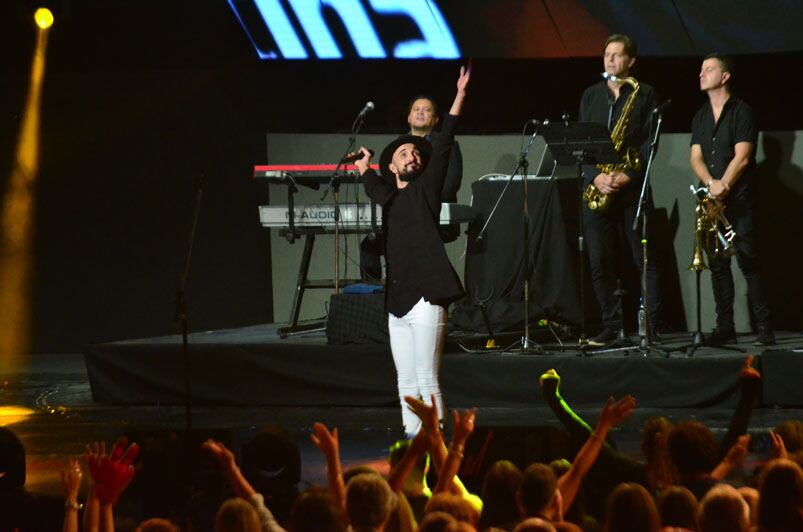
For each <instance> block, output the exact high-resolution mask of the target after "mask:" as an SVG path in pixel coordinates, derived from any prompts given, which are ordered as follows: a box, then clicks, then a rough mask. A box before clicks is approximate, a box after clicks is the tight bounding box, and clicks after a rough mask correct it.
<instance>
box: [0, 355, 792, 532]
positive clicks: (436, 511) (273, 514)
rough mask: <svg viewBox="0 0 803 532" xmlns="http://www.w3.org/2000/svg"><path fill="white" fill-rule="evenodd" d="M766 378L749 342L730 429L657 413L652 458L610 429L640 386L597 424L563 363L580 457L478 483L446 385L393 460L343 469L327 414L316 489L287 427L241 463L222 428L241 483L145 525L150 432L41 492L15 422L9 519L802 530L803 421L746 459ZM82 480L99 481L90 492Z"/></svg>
mask: <svg viewBox="0 0 803 532" xmlns="http://www.w3.org/2000/svg"><path fill="white" fill-rule="evenodd" d="M760 378H761V376H760V374H759V373H758V372H757V371H756V370H755V369H754V368H752V357H748V358H747V360H746V361H745V364H744V366H743V367H742V370H741V373H740V377H739V382H740V398H739V403H738V405H737V406H736V408H735V410H734V413H733V417H732V420H731V423H730V426H729V428H728V431H727V433H726V434H725V436H724V437H723V439H722V441H719V442H718V441H717V439H716V437H715V436H714V434H713V433H712V431H711V430H710V429H709V428H708V427H706V426H705V425H704V424H702V423H700V422H699V421H693V420H691V421H682V422H679V423H676V424H674V423H672V422H671V421H670V420H669V419H666V418H652V419H649V420H648V421H647V422H645V423H644V426H643V428H642V434H641V450H642V455H643V457H644V461H643V462H642V461H639V460H636V459H634V458H632V457H631V456H627V455H625V454H623V453H620V452H618V451H617V450H616V446H615V443H614V442H613V439H612V438H611V434H610V432H611V429H613V428H614V427H616V426H618V425H620V424H621V423H622V422H623V421H624V420H625V419H626V418H628V417H629V416H630V415H631V413H632V412H633V410H634V408H635V407H636V401H635V399H634V398H633V397H630V396H628V397H625V398H623V399H621V400H619V401H614V400H613V399H612V398H609V399H608V400H607V402H606V403H605V405H604V406H603V408H602V411H601V413H600V416H599V419H598V421H597V423H596V426H595V427H593V428H592V427H591V426H589V425H588V424H587V423H586V422H585V421H583V420H582V419H581V418H580V417H579V416H578V415H577V414H576V413H575V412H574V411H572V409H571V407H570V406H569V404H568V403H567V402H566V400H565V399H564V398H563V397H562V396H561V394H560V377H559V376H558V374H557V373H556V372H554V371H553V370H550V371H549V372H547V373H545V374H544V375H542V376H541V378H540V384H541V392H542V395H543V397H544V399H545V401H546V403H547V404H548V405H549V406H550V407H551V408H552V410H553V411H554V412H555V415H556V416H557V418H558V419H559V420H560V422H561V423H562V424H563V426H564V427H565V428H566V430H567V431H568V433H569V435H570V441H571V442H572V447H573V449H572V452H571V453H570V454H571V455H572V456H567V457H565V459H560V460H555V461H553V462H551V463H533V464H519V465H517V464H514V463H513V462H511V461H507V460H501V461H498V462H496V463H493V464H489V465H488V467H487V469H486V472H485V475H484V478H483V481H482V485H481V489H480V490H479V491H480V493H479V494H478V495H477V494H473V493H470V492H469V490H468V489H467V488H466V486H465V485H464V484H463V482H462V481H461V480H460V477H459V475H458V473H459V472H460V470H461V466H462V465H463V461H464V455H465V453H466V442H467V441H468V439H469V437H470V436H471V434H472V433H473V431H474V426H475V419H476V416H477V413H476V410H469V411H465V412H458V411H454V412H453V414H452V421H453V425H452V431H451V432H452V437H451V440H450V441H448V443H447V441H445V437H444V433H443V431H442V427H441V426H440V422H439V413H438V412H437V410H436V407H434V406H430V405H434V404H435V402H434V400H433V401H432V402H431V403H429V404H428V403H426V402H425V401H423V400H422V399H421V398H414V397H408V398H406V401H407V403H408V405H409V408H410V409H411V411H412V412H414V413H415V414H416V415H417V416H418V417H419V418H420V419H421V422H422V430H421V431H420V432H419V433H418V434H417V435H416V436H415V437H414V438H413V439H410V440H402V441H399V442H397V443H396V444H394V445H393V447H392V448H391V450H390V455H389V473H388V474H387V475H382V474H381V473H380V472H379V471H377V470H375V469H372V468H370V467H367V466H360V467H355V468H352V469H350V470H347V471H343V469H342V466H341V462H340V443H339V438H338V431H337V429H336V428H334V429H331V430H330V428H328V427H327V426H325V425H324V424H322V423H316V424H315V425H314V426H313V428H312V435H311V438H312V441H313V442H314V444H315V445H316V446H317V447H318V448H319V449H320V451H321V453H322V454H323V457H324V459H325V462H326V473H327V486H326V487H319V486H313V487H310V488H309V489H307V490H305V491H302V492H299V490H298V489H297V486H298V482H299V480H300V471H301V469H300V454H299V452H298V449H297V447H294V444H293V443H292V441H291V440H290V439H289V438H288V437H287V436H286V434H282V433H281V431H275V430H267V431H263V432H262V433H260V434H259V435H258V436H257V437H256V438H254V440H252V442H250V443H249V444H248V445H246V446H245V447H244V448H243V450H242V453H241V460H240V464H241V465H238V462H237V459H236V457H235V455H234V453H233V452H232V451H231V450H230V449H229V448H228V447H227V445H225V444H224V443H222V442H220V441H216V440H212V439H210V440H208V441H206V442H205V443H203V444H202V446H201V447H202V449H203V452H204V453H206V456H207V457H208V458H210V459H212V460H213V461H214V463H216V467H217V468H219V473H220V474H221V475H222V476H223V477H225V479H226V483H227V485H228V490H229V491H228V493H229V495H230V498H228V499H226V500H225V501H224V502H223V503H222V504H220V505H217V504H215V505H214V509H213V511H214V512H216V513H214V515H213V516H210V517H209V518H208V519H207V520H206V521H204V519H203V517H202V516H203V512H193V511H191V507H192V505H191V504H188V505H187V509H186V510H187V511H185V512H184V517H183V518H182V519H181V520H182V521H184V522H176V521H171V519H173V520H176V519H179V518H178V517H177V516H174V515H161V516H159V517H151V518H148V519H146V520H144V521H142V522H140V523H138V524H132V523H131V522H130V520H127V519H125V516H124V515H123V514H124V513H125V512H124V509H121V508H117V505H118V502H119V501H120V500H121V495H122V494H123V493H124V492H125V490H126V488H127V487H128V486H129V484H131V482H132V480H133V479H134V478H135V477H136V476H137V475H143V474H144V471H143V469H144V466H145V464H144V462H146V461H147V456H145V453H142V454H143V456H142V457H140V460H138V455H140V447H139V445H138V444H137V443H129V441H128V440H127V439H126V438H120V439H119V440H118V441H117V442H116V443H115V444H114V445H113V446H112V447H111V449H110V450H109V449H107V448H106V446H105V444H104V443H102V442H97V443H90V444H89V445H87V446H86V452H85V454H84V457H83V460H82V461H80V462H79V461H78V460H72V461H71V462H70V463H69V465H68V467H67V468H66V469H65V470H64V471H63V472H62V476H61V478H62V484H63V489H64V497H63V499H58V500H54V499H53V498H48V497H43V496H40V495H37V494H34V493H30V492H28V491H27V490H26V489H25V471H26V470H25V450H24V448H23V446H22V444H21V443H20V441H19V439H18V438H17V437H16V436H15V435H14V433H13V432H12V431H11V430H9V429H7V428H0V532H2V531H5V530H19V531H21V532H25V531H29V530H33V531H38V530H51V531H52V530H57V529H58V527H60V528H61V529H62V530H63V532H78V530H79V529H80V530H83V531H85V532H90V531H104V532H109V531H113V530H115V528H116V529H117V530H135V531H137V532H175V531H179V530H187V531H190V530H214V531H215V532H282V531H285V530H286V531H289V532H305V531H310V532H311V531H321V532H340V531H347V530H352V531H354V532H369V531H371V532H373V531H385V530H387V531H390V532H396V531H400V532H408V531H409V532H413V531H416V530H418V531H421V532H439V531H486V530H490V531H516V532H524V531H586V532H590V531H605V532H659V531H660V532H671V531H684V532H685V531H699V532H748V531H750V532H752V531H758V532H803V472H801V464H803V454H802V453H803V449H802V447H803V423H801V421H799V420H791V421H787V422H784V423H782V424H781V425H779V426H778V427H777V428H776V429H775V431H773V432H770V434H769V439H768V442H769V450H768V457H767V459H766V460H763V461H761V462H759V463H758V464H757V465H755V467H749V468H748V467H746V463H745V459H746V457H747V456H748V449H750V448H751V446H750V436H749V435H748V434H747V429H748V426H749V421H750V416H751V411H752V409H753V406H754V404H755V402H756V400H757V395H758V393H759V389H760ZM750 465H753V464H750ZM520 466H521V467H520ZM85 479H86V482H84V480H85ZM428 479H429V482H428ZM433 482H434V488H430V487H429V486H430V485H431V484H432V483H433ZM83 484H86V485H87V486H88V491H87V493H86V494H85V496H83V497H82V493H81V488H82V485H83ZM142 496H143V497H148V496H151V497H156V496H157V494H156V493H151V494H148V493H144V494H142ZM188 496H189V497H190V499H193V497H195V498H198V499H201V498H202V497H200V495H198V494H189V495H188ZM82 500H83V501H84V502H83V503H82V502H81V501H82ZM54 515H56V516H57V519H58V521H57V523H56V525H55V526H54V524H53V521H54V517H53V516H54Z"/></svg>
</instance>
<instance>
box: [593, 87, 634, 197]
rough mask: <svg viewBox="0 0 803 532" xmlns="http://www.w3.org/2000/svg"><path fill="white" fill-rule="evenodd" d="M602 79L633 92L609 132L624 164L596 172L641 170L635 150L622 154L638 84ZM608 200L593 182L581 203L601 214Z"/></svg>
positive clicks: (630, 147)
mask: <svg viewBox="0 0 803 532" xmlns="http://www.w3.org/2000/svg"><path fill="white" fill-rule="evenodd" d="M602 77H604V78H606V79H609V80H612V81H616V82H618V83H619V84H620V85H621V84H624V83H626V84H628V85H630V86H631V87H633V92H631V93H630V96H628V97H627V101H626V102H625V106H624V109H622V114H621V115H619V120H618V121H617V122H616V125H615V126H614V128H613V130H612V131H611V142H613V147H614V149H615V150H616V152H617V153H618V154H619V155H620V156H621V157H622V159H623V160H624V162H623V163H610V164H598V165H597V170H599V171H600V172H601V173H605V174H607V173H610V172H624V171H625V170H636V171H638V170H641V157H640V156H639V152H638V150H637V149H636V148H634V147H632V146H628V147H627V149H625V150H624V152H622V146H623V144H624V141H625V133H627V125H628V124H629V123H630V114H631V113H632V112H633V106H634V105H635V103H636V97H637V96H638V91H639V83H638V81H636V79H635V78H617V77H616V76H612V75H610V74H608V73H607V72H603V74H602ZM610 200H611V197H610V195H609V194H603V193H602V192H600V191H599V190H597V187H595V186H594V183H593V182H592V183H590V184H589V185H588V187H587V188H586V189H585V192H583V201H585V202H586V204H588V208H589V209H591V210H592V211H600V212H602V211H604V210H606V209H607V208H608V205H609V204H610Z"/></svg>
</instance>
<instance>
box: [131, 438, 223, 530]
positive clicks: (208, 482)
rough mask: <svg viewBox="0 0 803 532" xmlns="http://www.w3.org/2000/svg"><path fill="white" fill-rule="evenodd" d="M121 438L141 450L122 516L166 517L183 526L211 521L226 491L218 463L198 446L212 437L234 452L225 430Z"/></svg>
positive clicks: (140, 517)
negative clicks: (188, 523) (188, 521)
mask: <svg viewBox="0 0 803 532" xmlns="http://www.w3.org/2000/svg"><path fill="white" fill-rule="evenodd" d="M126 437H127V438H128V439H129V441H131V442H136V443H138V444H139V446H140V453H139V457H138V458H137V461H136V463H135V465H136V467H137V474H136V475H135V476H134V480H133V481H132V483H131V485H130V486H129V487H128V489H127V490H126V491H125V492H124V493H123V497H122V499H121V501H120V503H119V505H120V506H121V507H124V510H125V512H124V513H125V514H126V515H130V516H132V517H138V518H139V519H140V520H143V519H148V518H151V517H169V518H171V519H173V520H174V521H175V522H176V523H181V524H182V525H183V524H185V523H186V522H187V519H189V520H191V521H192V522H193V523H211V522H214V514H215V512H216V511H217V507H218V506H219V504H220V503H221V502H222V501H223V500H225V498H226V496H227V494H228V493H229V490H228V486H227V482H226V479H225V477H224V475H223V472H222V471H221V470H220V466H219V464H218V463H217V461H216V460H215V458H214V457H213V456H212V455H211V454H209V453H208V452H207V451H205V450H203V449H202V448H201V444H202V443H203V442H205V441H206V440H207V439H209V438H212V439H214V440H217V441H220V442H222V443H223V444H224V445H225V446H226V447H228V448H229V449H232V450H233V451H234V452H235V453H236V452H237V449H235V448H234V447H233V444H234V437H233V435H232V432H231V431H230V430H226V429H190V430H187V429H181V430H140V431H130V432H128V433H127V434H126ZM121 510H123V508H121ZM210 519H211V521H210Z"/></svg>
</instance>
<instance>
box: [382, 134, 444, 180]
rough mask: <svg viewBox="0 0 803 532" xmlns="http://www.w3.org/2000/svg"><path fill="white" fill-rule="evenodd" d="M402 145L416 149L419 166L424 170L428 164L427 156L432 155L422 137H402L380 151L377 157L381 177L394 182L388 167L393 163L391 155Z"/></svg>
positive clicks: (427, 143) (429, 145)
mask: <svg viewBox="0 0 803 532" xmlns="http://www.w3.org/2000/svg"><path fill="white" fill-rule="evenodd" d="M404 144H412V145H413V146H415V147H416V148H417V149H418V152H419V153H420V154H421V166H422V167H423V168H426V166H427V163H428V162H429V156H430V155H432V144H430V142H429V141H428V140H427V139H425V138H424V137H419V136H416V135H402V136H400V137H398V138H396V139H395V140H394V141H393V142H391V143H390V144H388V145H387V146H385V149H384V150H382V154H381V155H380V156H379V171H380V172H381V173H382V177H384V178H386V179H394V180H395V176H394V175H393V172H391V171H390V168H389V165H390V163H391V162H392V161H393V154H394V153H396V150H398V149H399V146H402V145H404ZM394 182H395V181H394Z"/></svg>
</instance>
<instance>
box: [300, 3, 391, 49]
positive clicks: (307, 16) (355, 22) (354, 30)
mask: <svg viewBox="0 0 803 532" xmlns="http://www.w3.org/2000/svg"><path fill="white" fill-rule="evenodd" d="M289 2H290V5H291V6H292V7H293V10H294V11H295V12H296V16H297V17H298V20H299V22H300V23H301V26H302V27H303V28H304V32H305V33H306V34H307V37H308V38H309V40H310V43H312V48H313V49H314V50H315V55H317V56H318V57H319V58H321V59H340V58H342V57H343V54H342V53H341V52H340V49H339V48H338V47H337V43H335V40H334V38H333V37H332V33H331V32H330V31H329V28H328V27H327V26H326V21H325V20H324V18H323V13H322V11H323V7H324V5H327V6H329V7H331V8H332V9H334V10H335V11H336V12H337V15H338V16H339V17H340V20H342V21H343V25H344V26H345V28H346V31H347V32H348V34H349V37H351V40H352V42H354V48H355V49H356V50H357V55H359V56H360V57H362V58H363V59H382V58H384V57H387V54H385V50H384V48H382V43H381V42H380V40H379V36H378V35H377V34H376V30H374V26H373V25H372V24H371V19H369V18H368V13H366V12H365V8H364V7H363V6H362V4H361V3H360V1H359V0H289Z"/></svg>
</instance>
